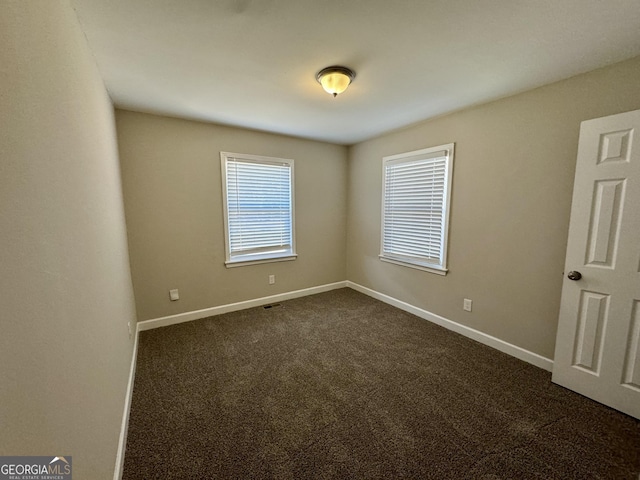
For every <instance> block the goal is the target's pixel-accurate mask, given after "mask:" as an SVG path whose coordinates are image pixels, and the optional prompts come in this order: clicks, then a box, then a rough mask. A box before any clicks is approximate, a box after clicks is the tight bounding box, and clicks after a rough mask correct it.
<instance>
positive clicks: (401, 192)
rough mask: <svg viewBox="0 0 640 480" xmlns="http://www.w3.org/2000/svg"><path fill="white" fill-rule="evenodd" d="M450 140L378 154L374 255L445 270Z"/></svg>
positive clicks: (450, 157) (417, 265) (429, 268)
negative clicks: (378, 223) (377, 248)
mask: <svg viewBox="0 0 640 480" xmlns="http://www.w3.org/2000/svg"><path fill="white" fill-rule="evenodd" d="M452 166H453V144H449V145H443V146H439V147H434V148H428V149H424V150H419V151H415V152H409V153H404V154H400V155H393V156H391V157H385V158H384V159H383V198H382V239H381V253H380V258H381V259H382V260H385V261H390V262H393V263H400V264H405V265H408V266H412V267H416V268H422V269H425V270H429V271H434V272H435V273H440V274H444V273H446V268H447V267H446V248H447V233H448V223H449V199H450V188H451V171H452Z"/></svg>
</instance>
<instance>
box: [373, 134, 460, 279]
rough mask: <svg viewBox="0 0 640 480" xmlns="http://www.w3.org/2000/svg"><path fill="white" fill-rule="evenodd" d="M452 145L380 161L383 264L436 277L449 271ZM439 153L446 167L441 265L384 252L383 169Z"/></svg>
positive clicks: (380, 256) (384, 188)
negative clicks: (444, 154)
mask: <svg viewBox="0 0 640 480" xmlns="http://www.w3.org/2000/svg"><path fill="white" fill-rule="evenodd" d="M454 145H455V144H453V143H448V144H446V145H439V146H437V147H430V148H425V149H422V150H415V151H412V152H406V153H400V154H397V155H390V156H387V157H384V158H383V159H382V208H381V212H380V217H381V218H380V255H379V258H380V260H382V261H383V262H389V263H393V264H396V265H402V266H405V267H410V268H415V269H418V270H423V271H426V272H430V273H435V274H437V275H446V274H447V272H448V271H449V270H448V268H447V254H448V244H449V241H448V240H449V217H450V213H451V184H452V180H453V157H454ZM440 152H446V156H447V167H446V174H445V175H446V179H445V182H444V193H443V197H444V206H445V212H444V218H443V225H442V250H441V264H433V263H430V262H426V261H425V262H421V261H419V260H416V259H409V258H403V257H402V256H399V255H393V254H390V253H385V252H384V221H385V199H386V195H387V192H386V172H385V167H386V166H387V165H388V164H390V163H402V162H405V161H408V160H409V159H410V158H411V157H422V158H429V157H430V156H431V157H435V156H437V154H438V153H440Z"/></svg>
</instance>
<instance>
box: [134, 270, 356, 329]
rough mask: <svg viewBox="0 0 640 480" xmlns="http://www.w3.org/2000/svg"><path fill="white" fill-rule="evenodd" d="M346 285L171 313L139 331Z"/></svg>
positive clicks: (345, 284)
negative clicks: (175, 313)
mask: <svg viewBox="0 0 640 480" xmlns="http://www.w3.org/2000/svg"><path fill="white" fill-rule="evenodd" d="M346 286H347V282H346V281H344V282H336V283H328V284H326V285H319V286H317V287H311V288H305V289H302V290H295V291H293V292H286V293H280V294H278V295H271V296H269V297H262V298H254V299H253V300H246V301H244V302H237V303H229V304H227V305H220V306H218V307H210V308H203V309H202V310H194V311H192V312H185V313H178V314H177V315H169V316H167V317H160V318H154V319H151V320H144V321H142V322H138V331H143V330H151V329H153V328H159V327H166V326H168V325H175V324H177V323H183V322H190V321H192V320H199V319H201V318H207V317H212V316H214V315H222V314H223V313H229V312H236V311H238V310H245V309H247V308H253V307H259V306H261V305H268V304H269V303H274V302H283V301H285V300H291V299H292V298H298V297H306V296H307V295H314V294H316V293H322V292H328V291H330V290H336V289H338V288H344V287H346Z"/></svg>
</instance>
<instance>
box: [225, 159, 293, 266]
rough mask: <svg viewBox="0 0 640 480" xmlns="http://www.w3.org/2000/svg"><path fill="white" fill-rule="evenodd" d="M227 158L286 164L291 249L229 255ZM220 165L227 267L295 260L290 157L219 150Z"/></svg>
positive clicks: (291, 161) (291, 162) (291, 163)
mask: <svg viewBox="0 0 640 480" xmlns="http://www.w3.org/2000/svg"><path fill="white" fill-rule="evenodd" d="M229 158H236V159H243V160H250V161H256V162H258V163H272V164H280V165H282V164H286V165H289V168H290V172H291V251H290V252H289V251H287V252H283V253H266V254H257V253H256V254H249V255H239V256H237V258H232V256H231V245H230V240H229V208H228V205H227V160H228V159H229ZM220 165H221V173H222V210H223V215H224V243H225V254H226V260H225V265H226V267H227V268H233V267H243V266H247V265H258V264H261V263H271V262H287V261H291V260H295V259H296V258H297V257H298V255H297V254H296V229H295V188H294V186H295V177H294V162H293V160H291V159H286V158H276V157H266V156H264V155H249V154H244V153H232V152H220Z"/></svg>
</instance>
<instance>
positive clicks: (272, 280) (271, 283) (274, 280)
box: [269, 275, 276, 285]
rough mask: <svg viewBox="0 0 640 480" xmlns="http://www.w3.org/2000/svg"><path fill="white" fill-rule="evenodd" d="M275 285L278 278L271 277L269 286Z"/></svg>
mask: <svg viewBox="0 0 640 480" xmlns="http://www.w3.org/2000/svg"><path fill="white" fill-rule="evenodd" d="M274 283H276V276H275V275H269V285H273V284H274Z"/></svg>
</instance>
